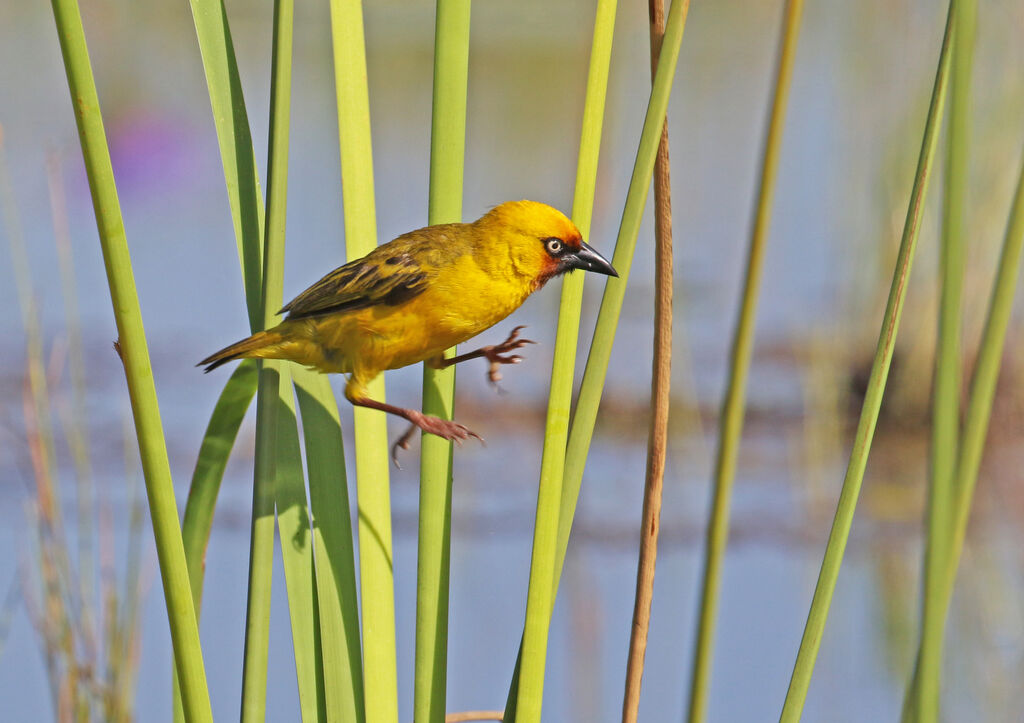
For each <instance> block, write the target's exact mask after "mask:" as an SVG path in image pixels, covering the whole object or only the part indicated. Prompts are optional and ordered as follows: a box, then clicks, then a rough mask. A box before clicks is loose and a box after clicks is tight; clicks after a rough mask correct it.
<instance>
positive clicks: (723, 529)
mask: <svg viewBox="0 0 1024 723" xmlns="http://www.w3.org/2000/svg"><path fill="white" fill-rule="evenodd" d="M802 14H803V0H788V2H787V3H786V7H785V11H784V14H783V22H782V34H781V45H780V47H779V56H778V61H777V64H776V69H775V90H774V93H773V97H772V105H771V109H770V111H769V116H768V130H767V134H766V136H765V142H764V156H763V158H762V160H761V175H760V181H759V186H758V193H757V201H756V203H755V207H754V221H753V230H752V231H751V234H750V246H749V248H748V249H747V266H746V272H745V276H744V280H743V292H742V293H743V295H742V297H741V299H740V309H739V317H738V318H737V321H736V328H735V331H734V332H733V338H732V353H731V355H730V358H729V381H728V383H727V385H726V390H725V398H724V399H723V400H722V412H721V417H720V419H719V429H718V454H717V457H716V460H715V481H714V487H713V492H712V502H711V512H710V515H709V519H708V529H707V540H706V541H705V550H704V576H703V583H702V586H701V601H700V612H699V614H698V623H697V642H696V645H695V647H694V653H693V667H692V672H691V679H690V708H689V720H690V723H699V722H700V721H703V720H704V719H705V718H706V717H707V706H708V691H709V688H710V683H711V662H712V659H713V657H714V645H715V624H716V618H717V615H718V593H719V590H720V589H721V580H722V562H723V560H724V558H725V548H726V545H727V544H728V541H729V509H730V503H731V499H732V488H733V482H734V481H735V479H736V458H737V457H738V455H739V448H740V440H741V438H742V436H743V416H744V410H745V408H746V403H747V380H748V378H749V375H750V360H751V356H752V355H753V348H754V326H755V324H756V321H757V300H758V294H759V293H760V288H761V275H762V269H763V267H764V254H765V245H766V243H767V239H768V231H769V229H770V227H771V216H772V198H773V196H774V193H775V179H776V177H777V176H778V167H779V156H780V154H781V151H782V132H783V129H784V127H785V122H786V107H787V105H788V99H789V87H790V81H791V80H792V77H793V64H794V61H795V58H796V46H797V39H798V38H799V36H800V19H801V16H802Z"/></svg>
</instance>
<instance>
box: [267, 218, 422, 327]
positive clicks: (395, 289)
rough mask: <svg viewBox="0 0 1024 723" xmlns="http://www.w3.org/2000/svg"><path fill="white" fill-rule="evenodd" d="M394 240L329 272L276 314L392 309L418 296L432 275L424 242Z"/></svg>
mask: <svg viewBox="0 0 1024 723" xmlns="http://www.w3.org/2000/svg"><path fill="white" fill-rule="evenodd" d="M416 233H417V232H413V234H407V235H406V236H400V237H399V238H397V239H395V240H394V241H392V242H390V243H387V244H385V245H383V246H380V247H379V248H376V249H374V250H373V251H372V252H370V253H369V254H368V255H366V256H364V257H363V258H361V259H356V260H355V261H351V262H349V263H347V264H345V265H344V266H341V267H340V268H337V269H335V270H334V271H332V272H331V273H329V274H327V276H325V277H323V278H322V279H320V280H319V281H318V282H316V283H315V284H313V285H312V286H310V287H309V288H308V289H306V290H305V291H303V292H302V293H301V294H299V295H298V296H297V297H295V298H294V299H293V300H292V301H290V302H289V303H288V304H286V305H285V306H284V308H282V309H281V311H280V312H279V313H285V312H287V313H288V318H289V319H302V318H307V317H311V316H320V315H323V314H331V313H334V312H338V311H353V310H356V309H365V308H368V307H371V306H378V305H386V306H397V305H398V304H401V303H404V302H406V301H408V300H409V299H412V298H413V297H415V296H418V295H419V294H421V293H423V291H424V290H425V289H426V288H427V287H428V286H429V284H430V280H431V279H432V278H433V277H434V276H436V275H437V271H438V268H437V263H436V262H437V261H438V260H439V259H436V258H435V256H436V255H437V254H436V250H435V248H431V247H432V246H433V244H432V243H430V239H425V238H422V236H421V237H416V236H415V235H414V234H416Z"/></svg>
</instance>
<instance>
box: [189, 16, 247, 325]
mask: <svg viewBox="0 0 1024 723" xmlns="http://www.w3.org/2000/svg"><path fill="white" fill-rule="evenodd" d="M189 5H190V6H191V7H192V19H193V21H194V23H195V26H196V38H197V39H198V40H199V52H200V54H201V55H202V58H203V72H204V73H205V74H206V85H207V89H208V90H209V93H210V105H211V107H212V109H213V122H214V125H215V126H216V129H217V144H218V145H219V146H220V155H221V163H222V164H223V166H224V181H225V183H226V184H227V190H228V203H229V204H230V206H231V219H232V221H233V222H234V227H235V242H236V244H237V246H238V260H239V262H240V263H241V265H242V282H243V284H244V287H245V303H246V306H247V308H248V310H249V326H250V328H251V329H252V330H253V331H256V330H257V329H259V328H261V326H262V321H263V320H262V318H261V316H260V295H261V293H262V291H261V289H262V284H263V277H262V274H263V198H262V196H261V194H260V182H259V172H258V171H257V169H256V156H255V154H254V153H253V146H252V134H251V132H250V131H249V116H248V114H247V113H246V110H245V98H244V97H243V96H242V81H241V79H240V77H239V75H238V62H237V61H236V59H235V46H234V43H233V42H232V41H231V28H230V27H228V15H227V10H225V8H224V3H223V0H189Z"/></svg>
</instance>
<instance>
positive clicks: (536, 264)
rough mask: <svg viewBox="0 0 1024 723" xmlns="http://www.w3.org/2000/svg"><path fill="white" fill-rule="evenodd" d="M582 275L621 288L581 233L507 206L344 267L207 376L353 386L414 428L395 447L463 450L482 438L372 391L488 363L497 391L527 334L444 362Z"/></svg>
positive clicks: (544, 209)
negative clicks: (263, 370)
mask: <svg viewBox="0 0 1024 723" xmlns="http://www.w3.org/2000/svg"><path fill="white" fill-rule="evenodd" d="M574 270H581V271H591V272H595V273H598V274H604V275H606V276H611V277H618V272H616V270H615V268H614V267H613V266H612V264H611V263H610V262H609V261H608V260H607V259H606V258H604V257H603V256H602V255H601V254H599V253H598V252H597V251H596V250H594V249H593V248H592V247H591V246H589V245H588V244H587V243H585V242H584V241H583V237H582V235H581V234H580V231H579V229H578V228H576V225H575V224H574V223H573V222H572V221H571V220H570V219H569V218H568V217H566V216H565V214H563V213H562V212H561V211H559V210H558V209H556V208H553V207H552V206H549V205H547V204H545V203H540V202H537V201H526V200H523V201H509V202H506V203H502V204H500V205H498V206H495V207H494V208H492V209H491V210H490V211H489V212H487V213H486V214H484V215H483V216H482V217H480V218H479V219H477V220H476V221H473V222H472V223H447V224H438V225H434V226H427V227H425V228H421V229H417V230H415V231H410V232H409V233H406V234H403V235H401V236H399V237H397V238H395V239H394V240H392V241H389V242H387V243H385V244H382V245H380V246H378V247H377V248H375V249H374V250H373V251H371V252H370V253H369V254H367V255H366V256H363V257H362V258H359V259H356V260H354V261H350V262H349V263H347V264H345V265H344V266H341V267H339V268H337V269H335V270H333V271H331V272H330V273H328V274H327V275H326V276H324V277H323V278H322V279H320V280H319V281H317V282H316V283H315V284H313V285H312V286H310V287H309V288H308V289H306V290H305V291H303V292H302V293H301V294H299V295H298V296H296V297H295V298H294V299H293V300H292V301H290V302H289V303H287V304H285V305H284V307H283V308H282V309H281V310H280V311H279V312H278V313H279V314H286V316H285V318H284V320H283V321H281V322H280V323H279V324H277V325H276V326H274V327H272V328H270V329H267V330H265V331H258V332H256V333H255V334H253V335H252V336H249V337H247V338H245V339H242V340H241V341H239V342H236V343H234V344H232V345H230V346H228V347H226V348H224V349H222V350H220V351H218V352H217V353H215V354H212V355H210V356H208V357H207V358H205V359H203V360H202V361H201V362H199V364H198V365H197V366H202V367H205V371H206V372H210V371H212V370H213V369H216V368H217V367H219V366H221V365H222V364H226V363H228V362H230V361H233V360H235V359H244V358H258V359H282V360H287V361H292V362H296V363H298V364H302V365H304V366H306V367H309V368H311V369H315V370H317V371H320V372H323V373H341V374H347V375H348V381H347V383H346V384H345V398H346V399H348V401H349V402H350V403H352V404H353V405H355V406H359V407H366V408H369V409H376V410H380V411H382V412H386V413H389V414H393V415H396V416H398V417H402V418H403V419H405V420H407V421H408V422H410V424H411V426H410V427H409V431H408V432H406V433H405V434H403V435H402V437H401V438H400V439H399V441H398V442H396V443H395V445H394V446H393V447H392V457H393V459H394V460H395V463H396V464H397V453H398V449H400V448H401V449H407V448H408V442H409V439H410V437H411V436H412V433H414V432H415V430H416V429H417V428H418V429H420V430H422V431H423V432H425V433H428V434H434V435H437V436H439V437H442V438H443V439H446V440H449V441H455V442H458V443H461V442H462V441H463V440H466V439H468V438H469V437H474V438H476V439H481V441H482V438H481V437H480V436H479V435H477V434H476V433H475V432H473V431H471V430H470V429H469V428H467V427H466V426H464V425H462V424H460V423H458V422H455V421H452V420H446V419H440V418H438V417H435V416H431V415H426V414H423V413H422V412H419V411H417V410H415V409H410V408H405V407H399V406H396V405H392V404H387V403H385V402H381V401H378V400H376V399H372V398H371V397H370V396H369V394H368V393H367V385H368V384H369V383H370V382H371V381H372V380H373V379H374V378H375V377H376V376H377V375H378V374H380V373H381V372H383V371H385V370H388V369H398V368H400V367H404V366H408V365H410V364H415V363H417V362H425V363H426V364H428V365H429V366H431V367H433V368H435V369H443V368H446V367H449V366H451V365H453V364H459V363H462V362H465V361H469V360H471V359H480V358H482V359H486V360H487V362H488V379H489V380H490V382H491V383H492V384H496V383H497V381H498V380H499V379H500V378H501V373H500V368H501V366H502V365H505V364H516V363H519V362H520V361H521V360H522V357H521V356H520V355H518V354H513V353H512V352H514V351H516V350H518V349H521V348H522V347H523V346H525V345H526V344H532V343H533V342H532V341H530V340H529V339H524V338H522V337H521V335H520V333H521V331H522V329H523V328H524V327H522V326H517V327H515V329H513V331H512V333H511V334H509V336H508V337H507V338H506V339H505V341H503V342H501V343H500V344H496V345H491V346H484V347H481V348H479V349H476V350H474V351H470V352H467V353H464V354H460V355H458V356H455V357H452V358H445V357H444V351H445V350H446V349H448V348H450V347H453V346H456V345H458V344H462V343H463V342H466V341H468V340H469V339H471V338H473V337H474V336H476V335H478V334H480V333H481V332H483V331H485V330H487V329H489V328H491V327H492V326H494V325H496V324H497V323H498V322H500V321H502V320H504V319H505V318H506V317H507V316H508V315H509V314H511V313H512V312H514V311H515V310H516V309H518V308H519V306H520V305H521V304H522V303H523V302H524V301H526V299H527V297H529V296H530V295H531V294H532V293H533V292H535V291H537V290H538V289H540V288H541V287H543V286H544V284H545V283H547V282H548V281H550V280H551V279H553V278H555V277H557V276H560V275H562V274H565V273H567V272H571V271H574Z"/></svg>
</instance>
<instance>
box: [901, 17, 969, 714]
mask: <svg viewBox="0 0 1024 723" xmlns="http://www.w3.org/2000/svg"><path fill="white" fill-rule="evenodd" d="M955 12H956V18H955V20H956V34H955V36H954V38H953V50H952V54H953V59H952V69H951V71H950V72H951V76H950V80H949V130H948V131H947V136H946V143H947V145H946V173H945V179H944V180H945V183H944V186H943V190H944V194H943V206H942V247H941V251H940V259H939V276H940V283H941V292H940V299H939V333H938V344H937V350H936V359H935V387H934V389H933V396H932V443H931V445H932V446H931V469H930V476H931V479H930V482H931V484H930V485H929V489H928V515H927V540H926V544H925V560H924V588H923V595H922V597H923V605H922V611H921V640H920V645H919V648H918V655H917V661H916V663H915V669H914V675H913V678H912V680H911V684H910V686H909V687H908V689H907V694H906V698H905V699H904V706H903V719H904V720H905V721H923V722H924V721H937V720H938V715H939V682H940V680H941V674H942V643H943V637H944V628H945V620H946V612H947V611H946V609H945V607H944V604H943V602H944V601H943V596H942V592H941V591H942V584H943V573H944V570H945V564H946V562H947V561H948V558H949V546H948V542H949V532H950V530H951V529H952V524H953V507H952V505H953V495H954V490H953V475H954V472H955V468H956V460H957V450H958V448H959V437H960V386H961V379H962V370H961V361H960V357H961V348H960V344H961V335H962V329H961V327H962V321H961V298H962V296H963V285H964V262H965V256H964V245H965V244H964V241H965V239H964V230H965V228H966V224H965V223H964V207H965V205H966V200H967V184H968V177H969V176H968V173H969V171H968V160H967V159H968V152H967V145H968V141H969V137H970V86H971V60H972V57H973V53H974V35H975V23H976V16H977V4H976V3H975V2H974V1H973V0H960V2H958V3H957V6H956V11H955Z"/></svg>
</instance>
